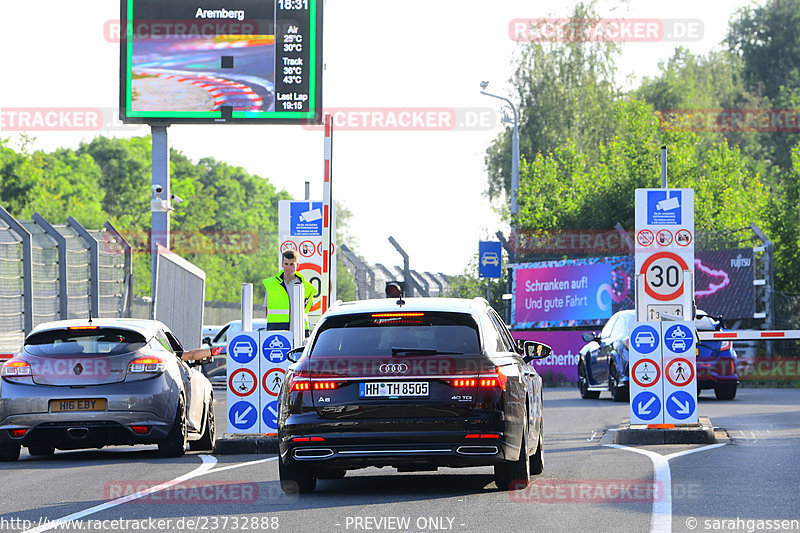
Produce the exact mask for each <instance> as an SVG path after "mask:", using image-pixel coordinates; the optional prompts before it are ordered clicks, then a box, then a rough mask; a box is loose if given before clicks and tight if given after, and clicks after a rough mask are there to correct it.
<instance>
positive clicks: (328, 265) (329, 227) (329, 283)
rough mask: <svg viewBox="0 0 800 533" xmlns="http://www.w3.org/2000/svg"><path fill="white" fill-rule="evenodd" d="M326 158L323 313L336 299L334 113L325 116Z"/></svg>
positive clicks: (323, 219) (323, 229)
mask: <svg viewBox="0 0 800 533" xmlns="http://www.w3.org/2000/svg"><path fill="white" fill-rule="evenodd" d="M324 123H325V126H324V130H325V140H324V158H325V166H324V172H323V181H322V211H323V213H322V287H321V291H320V292H321V293H322V313H323V314H325V311H327V310H328V308H329V307H330V305H331V304H332V303H333V302H334V301H336V262H335V260H334V259H333V253H334V246H333V243H334V241H335V239H336V206H335V203H334V201H333V115H330V114H326V115H325V118H324Z"/></svg>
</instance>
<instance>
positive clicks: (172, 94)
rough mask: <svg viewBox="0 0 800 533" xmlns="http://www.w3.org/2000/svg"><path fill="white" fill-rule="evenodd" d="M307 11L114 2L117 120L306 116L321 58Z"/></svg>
mask: <svg viewBox="0 0 800 533" xmlns="http://www.w3.org/2000/svg"><path fill="white" fill-rule="evenodd" d="M316 6H317V1H316V0H243V1H240V2H230V1H228V2H224V1H220V0H214V1H205V0H171V1H169V2H164V1H163V0H123V2H122V9H123V28H124V29H125V30H126V31H124V34H125V38H124V39H123V45H122V50H121V58H122V64H123V68H122V79H121V84H122V91H121V100H122V101H121V107H122V110H121V111H122V113H121V114H122V117H123V120H126V121H131V122H144V121H148V120H166V121H171V122H182V121H188V122H204V121H209V122H211V121H213V122H225V121H229V120H230V121H237V120H238V121H243V122H269V121H276V122H277V121H281V120H280V119H288V120H291V119H296V120H309V119H314V117H315V105H319V103H318V94H317V92H318V88H319V84H318V83H317V82H318V81H319V80H318V79H317V78H318V76H319V72H317V65H318V61H317V60H318V57H315V56H320V55H321V50H315V47H316V46H318V44H319V43H318V42H315V41H317V40H318V37H319V35H317V34H315V32H316V31H318V29H319V28H318V25H321V24H318V23H319V20H317V18H316V16H315V14H314V13H312V11H313V10H314V9H316ZM275 119H278V120H275Z"/></svg>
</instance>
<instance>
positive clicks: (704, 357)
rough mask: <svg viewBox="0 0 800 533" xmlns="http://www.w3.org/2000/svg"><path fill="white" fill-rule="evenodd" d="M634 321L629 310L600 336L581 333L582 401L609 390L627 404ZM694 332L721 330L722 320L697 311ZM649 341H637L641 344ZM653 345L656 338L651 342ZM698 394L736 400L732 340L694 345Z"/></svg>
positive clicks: (612, 320) (613, 319) (615, 317)
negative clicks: (703, 392)
mask: <svg viewBox="0 0 800 533" xmlns="http://www.w3.org/2000/svg"><path fill="white" fill-rule="evenodd" d="M635 322H636V312H635V311H634V310H632V309H629V310H625V311H619V312H617V313H615V314H614V315H612V316H611V318H609V319H608V322H606V324H605V326H603V329H602V331H601V332H600V334H599V335H598V334H593V333H584V334H583V340H585V341H586V342H587V344H586V345H585V346H584V347H583V348H582V349H581V351H580V357H579V358H578V389H579V390H580V394H581V398H584V399H596V398H599V397H600V393H601V392H603V391H608V392H610V393H611V398H612V400H614V401H616V402H624V401H628V398H629V386H628V384H629V369H628V357H629V355H628V352H629V350H630V336H631V331H632V330H633V328H634V324H635ZM695 327H696V328H697V331H722V330H723V328H724V324H723V321H722V318H721V317H712V316H709V315H707V314H706V313H705V312H703V311H700V310H698V311H697V313H696V316H695ZM647 340H648V339H639V340H638V341H639V342H640V343H642V342H645V343H646V342H647ZM653 342H655V339H653ZM696 356H697V391H698V393H699V392H700V391H701V390H705V389H713V390H714V394H715V395H716V397H717V399H718V400H733V399H734V398H735V397H736V389H737V387H738V383H739V378H738V376H737V374H736V352H735V351H734V349H733V343H732V342H731V341H703V342H700V343H697V347H696Z"/></svg>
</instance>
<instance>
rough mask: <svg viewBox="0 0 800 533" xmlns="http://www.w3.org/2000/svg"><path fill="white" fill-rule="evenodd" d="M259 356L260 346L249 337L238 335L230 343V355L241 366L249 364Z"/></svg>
mask: <svg viewBox="0 0 800 533" xmlns="http://www.w3.org/2000/svg"><path fill="white" fill-rule="evenodd" d="M257 354H258V345H257V344H256V341H255V340H253V338H252V337H250V336H248V335H237V336H236V337H234V338H233V340H232V341H231V342H230V343H228V355H230V357H231V359H233V360H234V361H236V362H237V363H239V364H242V365H244V364H247V363H249V362H250V361H252V360H253V359H255V357H256V355H257Z"/></svg>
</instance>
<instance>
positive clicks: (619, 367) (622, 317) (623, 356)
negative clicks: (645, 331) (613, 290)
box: [578, 309, 636, 402]
mask: <svg viewBox="0 0 800 533" xmlns="http://www.w3.org/2000/svg"><path fill="white" fill-rule="evenodd" d="M634 322H636V312H635V311H634V310H632V309H631V310H627V311H619V312H618V313H614V314H613V315H611V318H609V319H608V322H606V325H605V326H603V329H602V331H601V332H600V334H599V335H596V334H593V333H584V334H583V340H584V341H586V342H587V344H586V345H585V346H584V347H583V348H581V352H580V357H579V358H578V389H579V390H580V392H581V398H584V399H594V398H599V397H600V393H601V392H602V391H605V390H607V391H609V392H610V393H611V399H612V400H614V401H615V402H625V401H628V394H629V388H628V350H629V343H630V336H631V330H632V329H633V324H634Z"/></svg>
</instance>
